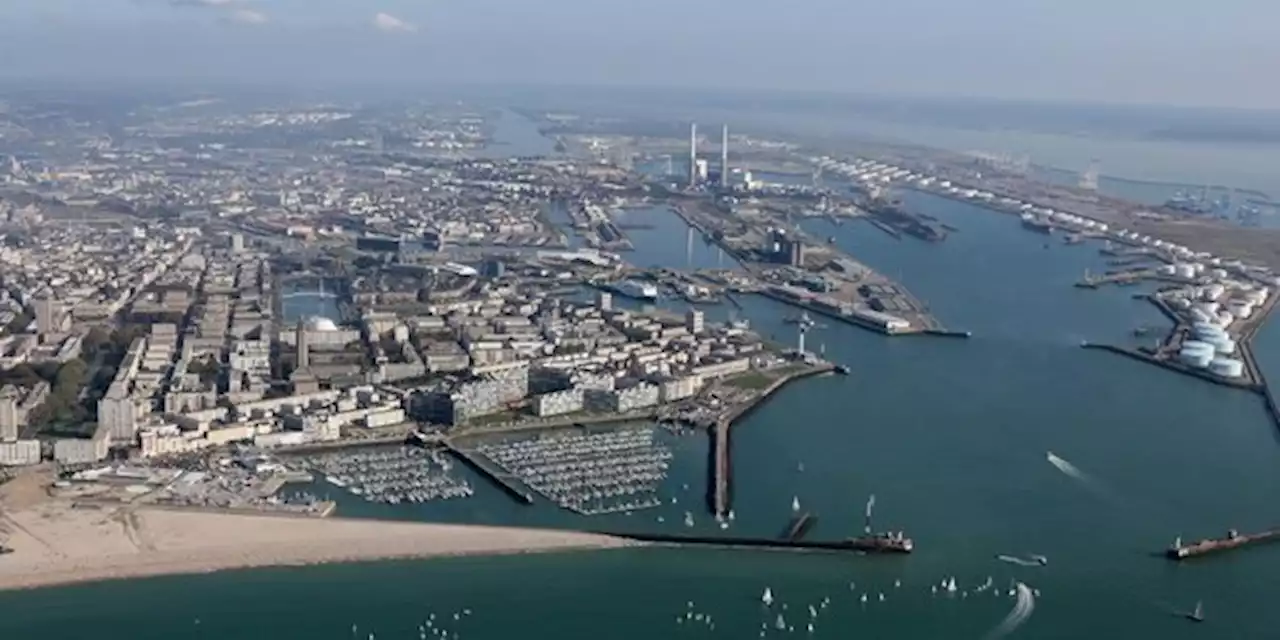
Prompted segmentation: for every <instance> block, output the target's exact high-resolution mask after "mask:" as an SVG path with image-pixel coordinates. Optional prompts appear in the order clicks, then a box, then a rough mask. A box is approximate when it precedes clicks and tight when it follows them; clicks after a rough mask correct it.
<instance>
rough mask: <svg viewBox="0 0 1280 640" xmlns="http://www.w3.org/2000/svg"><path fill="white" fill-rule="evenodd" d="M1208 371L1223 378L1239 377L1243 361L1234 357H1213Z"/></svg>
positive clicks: (1241, 373) (1242, 370)
mask: <svg viewBox="0 0 1280 640" xmlns="http://www.w3.org/2000/svg"><path fill="white" fill-rule="evenodd" d="M1209 372H1210V373H1212V374H1214V375H1217V376H1222V377H1223V378H1239V377H1240V376H1243V375H1244V363H1243V362H1241V361H1239V360H1236V359H1235V358H1214V359H1213V360H1212V361H1211V362H1210V363H1209Z"/></svg>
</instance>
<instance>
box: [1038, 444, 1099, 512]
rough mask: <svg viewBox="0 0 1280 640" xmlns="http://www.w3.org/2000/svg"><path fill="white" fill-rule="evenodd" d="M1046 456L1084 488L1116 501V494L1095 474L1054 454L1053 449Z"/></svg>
mask: <svg viewBox="0 0 1280 640" xmlns="http://www.w3.org/2000/svg"><path fill="white" fill-rule="evenodd" d="M1045 457H1046V458H1048V460H1049V464H1051V465H1053V466H1054V467H1055V468H1056V469H1057V470H1058V471H1061V472H1062V473H1063V474H1065V475H1066V476H1067V477H1069V478H1071V479H1072V480H1075V481H1076V482H1078V483H1080V485H1081V486H1083V487H1084V488H1086V489H1088V490H1089V491H1091V492H1093V493H1094V494H1096V495H1098V496H1099V497H1101V498H1103V499H1106V500H1109V501H1112V502H1114V501H1115V494H1114V493H1113V492H1112V491H1111V490H1109V489H1108V488H1107V487H1106V486H1104V485H1103V484H1102V483H1101V482H1098V480H1097V479H1096V478H1094V477H1093V476H1091V475H1089V474H1087V473H1085V472H1083V471H1081V470H1080V468H1079V467H1077V466H1075V465H1074V464H1071V463H1070V462H1067V461H1066V460H1064V459H1063V458H1061V457H1059V456H1057V455H1054V453H1053V452H1052V451H1046V452H1045Z"/></svg>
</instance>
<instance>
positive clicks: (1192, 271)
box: [1173, 263, 1196, 278]
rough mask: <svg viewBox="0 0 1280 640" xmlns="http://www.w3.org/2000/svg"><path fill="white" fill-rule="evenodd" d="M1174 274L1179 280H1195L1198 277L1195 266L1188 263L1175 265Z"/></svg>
mask: <svg viewBox="0 0 1280 640" xmlns="http://www.w3.org/2000/svg"><path fill="white" fill-rule="evenodd" d="M1173 274H1174V275H1176V276H1178V277H1179V278H1194V277H1195V276H1196V268H1195V265H1192V264H1188V263H1180V264H1176V265H1173Z"/></svg>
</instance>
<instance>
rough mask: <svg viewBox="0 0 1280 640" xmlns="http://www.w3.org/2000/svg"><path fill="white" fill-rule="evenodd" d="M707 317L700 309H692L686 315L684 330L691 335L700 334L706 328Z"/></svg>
mask: <svg viewBox="0 0 1280 640" xmlns="http://www.w3.org/2000/svg"><path fill="white" fill-rule="evenodd" d="M705 318H706V316H705V314H703V313H702V311H700V310H698V309H690V310H688V311H686V312H685V314H684V328H685V329H688V331H689V333H692V334H699V333H702V331H703V329H705V328H706V320H705Z"/></svg>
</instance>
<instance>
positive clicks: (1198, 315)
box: [1184, 300, 1213, 324]
mask: <svg viewBox="0 0 1280 640" xmlns="http://www.w3.org/2000/svg"><path fill="white" fill-rule="evenodd" d="M1184 302H1187V304H1191V303H1190V302H1188V301H1185V300H1184ZM1212 319H1213V316H1210V315H1209V314H1207V313H1205V312H1204V310H1203V309H1196V308H1192V309H1191V321H1192V322H1193V323H1196V324H1208V322H1209V321H1210V320H1212Z"/></svg>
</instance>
